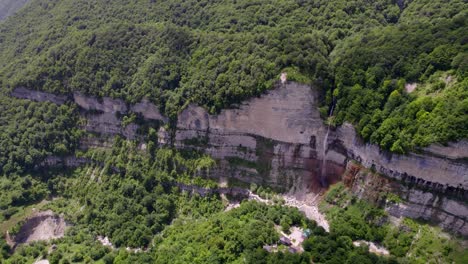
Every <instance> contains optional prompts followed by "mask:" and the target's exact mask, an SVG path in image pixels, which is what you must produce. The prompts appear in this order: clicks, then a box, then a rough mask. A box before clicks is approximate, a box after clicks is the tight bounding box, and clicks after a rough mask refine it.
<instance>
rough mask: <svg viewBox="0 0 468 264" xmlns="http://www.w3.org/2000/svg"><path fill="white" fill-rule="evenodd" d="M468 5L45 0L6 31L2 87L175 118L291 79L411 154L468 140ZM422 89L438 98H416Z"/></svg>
mask: <svg viewBox="0 0 468 264" xmlns="http://www.w3.org/2000/svg"><path fill="white" fill-rule="evenodd" d="M467 10H468V8H467V3H466V2H465V1H462V0H454V1H442V0H437V1H429V0H414V1H393V0H379V1H345V0H333V1H322V0H317V1H302V0H282V1H271V0H257V1H251V0H238V1H231V0H217V1H214V0H204V1H147V0H141V1H113V2H112V4H110V3H109V2H108V1H81V0H80V1H71V0H66V1H52V0H37V1H32V2H31V3H30V4H28V5H27V6H26V8H25V9H23V10H22V11H21V12H20V13H19V14H18V15H17V16H14V17H11V18H10V19H7V21H5V22H4V23H1V24H0V80H1V85H2V89H7V90H8V89H12V88H14V87H17V86H26V87H28V88H33V89H39V90H45V91H51V92H54V93H61V94H67V93H69V92H71V91H82V92H85V93H87V94H91V95H96V96H112V97H119V98H123V99H125V100H127V101H129V102H135V101H138V100H140V99H141V98H143V97H148V98H149V99H150V100H152V101H153V102H155V103H157V104H158V105H159V106H160V107H161V109H162V110H164V111H165V112H166V114H168V115H169V116H170V117H172V118H175V117H176V114H177V112H178V111H180V109H181V108H183V107H184V106H185V105H187V103H189V102H195V103H197V104H199V105H203V106H205V107H206V108H208V109H209V110H210V112H211V113H215V112H217V111H219V110H220V109H222V108H225V107H229V106H231V105H232V104H235V103H238V102H240V101H241V100H243V99H246V98H248V97H252V96H255V95H259V94H261V93H262V92H264V91H266V90H268V89H272V88H273V87H274V83H275V81H276V80H277V79H278V76H279V74H280V72H281V71H288V72H291V73H292V74H290V80H298V81H302V82H308V83H311V84H313V85H314V86H316V87H317V88H318V89H319V90H320V91H321V94H322V100H321V104H322V105H323V107H322V113H323V116H324V117H326V116H328V114H329V112H330V110H331V108H332V106H333V105H335V104H336V107H335V111H334V113H333V117H334V118H332V119H331V120H330V122H331V123H332V124H335V125H339V124H341V123H343V122H345V121H349V122H352V123H354V124H355V125H356V127H357V129H358V132H359V133H360V134H361V136H362V137H363V138H364V139H365V140H368V141H371V142H373V143H376V144H379V145H380V146H381V147H382V148H384V149H388V150H391V151H393V152H399V153H405V152H407V151H409V150H415V148H417V147H421V146H427V145H428V144H430V143H433V142H440V143H446V142H449V141H456V140H459V139H462V138H466V137H467V136H468V135H467V131H468V129H467V126H468V120H467V117H466V116H467V101H466V100H467V90H468V89H467V83H466V77H467V65H468V61H467V60H468V55H467V44H466V43H467V39H466V34H465V33H466V31H467V30H468V27H467V21H468V19H467V16H468V12H467ZM441 72H442V73H445V74H446V75H447V76H450V79H451V80H452V83H451V84H448V83H444V82H443V80H442V79H440V78H436V77H434V75H437V76H440V75H441ZM413 82H417V83H420V84H424V85H429V86H432V90H433V93H431V94H430V95H429V96H420V95H416V94H408V93H407V92H406V91H405V89H404V87H405V84H407V83H413ZM451 86H455V87H457V88H455V89H453V90H456V91H452V89H449V88H450V87H451ZM448 90H450V91H448ZM421 97H428V98H425V99H420V98H421ZM454 98H456V99H455V100H454ZM453 103H455V105H453ZM389 130H391V132H390V133H388V132H389Z"/></svg>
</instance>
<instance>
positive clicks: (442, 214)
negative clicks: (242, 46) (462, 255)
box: [343, 162, 468, 236]
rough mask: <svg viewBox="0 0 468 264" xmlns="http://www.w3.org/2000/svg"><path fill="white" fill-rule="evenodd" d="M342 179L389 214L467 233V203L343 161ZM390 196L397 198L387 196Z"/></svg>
mask: <svg viewBox="0 0 468 264" xmlns="http://www.w3.org/2000/svg"><path fill="white" fill-rule="evenodd" d="M343 181H344V183H345V185H346V186H347V187H349V188H350V189H351V190H352V192H353V193H354V194H356V195H357V196H358V197H360V198H362V199H366V200H368V201H370V202H373V203H374V204H377V205H380V206H383V207H384V208H385V210H386V211H387V212H388V213H389V214H390V215H392V216H395V217H409V218H413V219H421V220H424V221H430V222H432V223H436V224H437V225H439V226H441V227H442V228H444V229H446V230H450V231H452V232H454V233H458V234H461V235H464V236H467V235H468V204H466V203H465V202H462V201H461V200H459V199H456V198H455V197H451V196H449V195H441V194H438V193H434V192H431V191H428V190H422V189H419V188H414V187H411V186H409V185H406V184H402V183H401V182H399V181H397V180H395V179H391V178H387V177H383V176H380V175H378V174H377V173H375V172H371V171H370V170H368V169H365V168H364V167H362V166H361V165H358V164H356V163H353V162H349V163H348V164H347V170H346V172H345V174H344V179H343ZM392 195H393V197H399V199H398V200H397V201H395V200H394V199H392V198H389V197H392Z"/></svg>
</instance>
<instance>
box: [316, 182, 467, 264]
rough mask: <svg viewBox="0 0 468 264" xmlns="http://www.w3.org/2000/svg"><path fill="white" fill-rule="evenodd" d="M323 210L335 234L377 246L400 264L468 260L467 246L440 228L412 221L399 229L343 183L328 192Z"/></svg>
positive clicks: (404, 222)
mask: <svg viewBox="0 0 468 264" xmlns="http://www.w3.org/2000/svg"><path fill="white" fill-rule="evenodd" d="M322 209H323V210H324V211H326V213H327V217H328V219H329V220H330V222H331V225H330V232H331V233H333V234H335V235H337V236H348V237H350V238H351V239H352V240H353V241H355V240H367V241H372V242H376V243H378V244H380V245H383V246H384V247H385V248H387V249H388V250H389V251H390V254H391V255H392V256H394V257H396V258H397V260H398V261H400V262H403V263H405V261H407V262H409V263H431V261H434V260H436V261H437V262H440V263H452V262H455V263H464V262H465V261H466V260H468V253H467V252H466V250H465V249H464V248H463V246H462V245H461V244H460V243H459V242H458V241H457V240H451V239H450V238H449V237H448V236H447V234H444V233H443V232H442V231H441V230H440V229H439V228H437V227H432V226H429V225H426V224H422V223H418V222H417V221H414V220H411V219H404V220H402V221H401V222H400V223H399V224H398V225H395V224H393V223H391V222H390V221H389V216H388V214H387V213H386V212H385V211H384V210H383V209H381V208H377V207H375V206H373V205H371V204H369V203H367V202H365V201H364V200H360V199H358V198H357V197H355V196H353V195H352V194H351V193H350V192H349V191H348V190H347V189H346V187H345V186H344V185H343V184H342V183H340V184H337V185H334V186H333V187H332V188H331V189H330V190H329V191H328V193H327V196H326V198H325V200H324V202H323V204H322ZM423 248H425V249H424V250H423Z"/></svg>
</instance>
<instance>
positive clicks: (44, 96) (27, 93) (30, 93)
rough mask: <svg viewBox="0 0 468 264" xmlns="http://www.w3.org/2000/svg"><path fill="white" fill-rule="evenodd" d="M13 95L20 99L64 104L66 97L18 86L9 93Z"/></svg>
mask: <svg viewBox="0 0 468 264" xmlns="http://www.w3.org/2000/svg"><path fill="white" fill-rule="evenodd" d="M10 95H11V96H13V97H16V98H21V99H29V100H32V101H38V102H46V101H48V102H52V103H55V104H58V105H61V104H64V103H65V102H66V101H67V97H66V96H63V95H54V94H50V93H45V92H40V91H34V90H29V89H26V88H24V87H18V88H16V89H15V90H14V91H13V92H11V94H10Z"/></svg>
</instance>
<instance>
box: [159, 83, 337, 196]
mask: <svg viewBox="0 0 468 264" xmlns="http://www.w3.org/2000/svg"><path fill="white" fill-rule="evenodd" d="M315 101H316V98H315V93H314V91H313V90H312V89H311V88H310V87H309V86H306V85H300V84H296V83H289V84H287V85H282V86H281V87H279V88H277V89H275V90H272V91H269V92H268V93H267V94H265V95H263V96H262V97H260V98H254V99H251V100H248V101H246V102H245V103H243V104H241V105H239V106H238V107H237V108H236V109H227V110H223V111H222V112H221V113H220V114H218V115H209V114H208V113H207V112H206V110H205V109H203V108H201V107H198V106H195V105H190V106H188V107H187V108H186V109H185V110H184V111H182V113H181V114H180V115H179V117H178V122H177V130H176V132H175V137H174V139H173V143H174V145H175V146H176V147H178V148H196V149H200V150H203V151H205V152H206V153H209V154H210V155H211V156H213V157H214V158H216V159H218V160H220V163H219V166H218V167H217V168H215V169H214V170H212V176H213V177H219V176H228V177H232V178H236V179H237V180H240V181H244V182H247V183H252V182H255V183H258V184H268V185H270V186H274V187H277V188H278V189H281V190H285V191H292V192H294V193H298V194H299V193H305V192H307V191H311V190H312V191H318V190H320V189H321V188H322V187H324V186H322V184H321V177H322V175H321V173H322V172H323V171H325V170H322V168H321V166H322V164H323V163H322V160H323V151H322V141H323V139H324V138H325V134H326V133H327V128H326V127H325V126H324V125H323V121H322V120H321V118H320V116H319V113H318V111H317V109H316V105H315V104H314V103H313V102H315ZM160 136H161V140H160V142H161V143H165V142H168V141H169V137H170V136H169V134H168V133H160ZM345 159H346V157H345V156H344V155H341V154H339V153H335V154H334V155H333V157H332V159H330V160H329V161H328V162H327V163H325V165H326V166H327V167H328V169H327V170H326V175H323V176H324V178H325V179H326V183H327V184H329V183H333V182H336V181H338V180H339V179H340V176H341V174H342V173H343V171H344V166H343V164H344V162H345Z"/></svg>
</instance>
